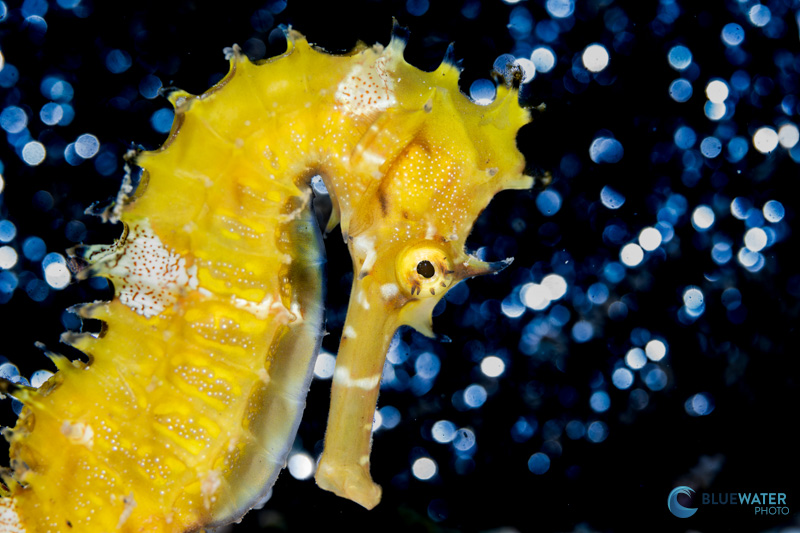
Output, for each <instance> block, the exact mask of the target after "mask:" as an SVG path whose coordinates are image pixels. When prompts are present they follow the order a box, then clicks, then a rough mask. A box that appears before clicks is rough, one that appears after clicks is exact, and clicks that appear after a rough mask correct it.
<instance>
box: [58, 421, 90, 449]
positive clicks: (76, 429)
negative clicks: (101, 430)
mask: <svg viewBox="0 0 800 533" xmlns="http://www.w3.org/2000/svg"><path fill="white" fill-rule="evenodd" d="M61 433H62V434H63V435H64V436H65V437H67V439H69V441H70V442H71V443H73V444H80V445H83V446H86V447H87V448H89V449H90V450H91V449H92V446H94V430H93V429H92V426H90V425H89V424H84V423H83V422H76V423H74V424H73V423H71V422H70V421H68V420H64V423H63V424H61Z"/></svg>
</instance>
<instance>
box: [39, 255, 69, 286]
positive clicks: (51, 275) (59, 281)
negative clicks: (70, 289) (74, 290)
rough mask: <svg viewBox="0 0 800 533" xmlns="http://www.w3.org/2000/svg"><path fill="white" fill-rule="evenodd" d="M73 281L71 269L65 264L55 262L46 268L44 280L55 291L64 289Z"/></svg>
mask: <svg viewBox="0 0 800 533" xmlns="http://www.w3.org/2000/svg"><path fill="white" fill-rule="evenodd" d="M71 279H72V276H71V275H70V273H69V269H68V268H67V265H65V264H63V263H57V262H53V263H50V264H49V265H47V266H46V267H45V268H44V280H45V281H46V282H47V284H48V285H50V286H51V287H53V288H54V289H63V288H64V287H66V286H67V285H69V282H70V280H71Z"/></svg>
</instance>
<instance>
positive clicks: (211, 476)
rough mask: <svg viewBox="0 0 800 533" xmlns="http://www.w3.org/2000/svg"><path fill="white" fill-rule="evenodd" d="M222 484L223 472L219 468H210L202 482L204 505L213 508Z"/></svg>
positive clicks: (201, 491)
mask: <svg viewBox="0 0 800 533" xmlns="http://www.w3.org/2000/svg"><path fill="white" fill-rule="evenodd" d="M220 486H222V474H220V471H219V470H209V471H208V472H207V473H206V475H205V476H203V479H202V481H201V482H200V493H201V494H202V495H203V506H204V507H205V508H206V510H208V509H211V504H212V503H214V502H216V501H217V497H216V496H215V494H216V492H217V490H218V489H219V488H220Z"/></svg>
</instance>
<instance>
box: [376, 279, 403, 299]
mask: <svg viewBox="0 0 800 533" xmlns="http://www.w3.org/2000/svg"><path fill="white" fill-rule="evenodd" d="M399 292H400V287H398V286H397V283H384V284H383V285H381V296H383V299H384V300H391V299H392V298H394V297H395V296H397V293H399Z"/></svg>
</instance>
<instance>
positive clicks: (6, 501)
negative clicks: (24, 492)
mask: <svg viewBox="0 0 800 533" xmlns="http://www.w3.org/2000/svg"><path fill="white" fill-rule="evenodd" d="M0 531H1V532H2V533H25V527H24V526H23V525H22V521H20V519H19V513H17V504H16V501H15V500H14V498H0Z"/></svg>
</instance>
